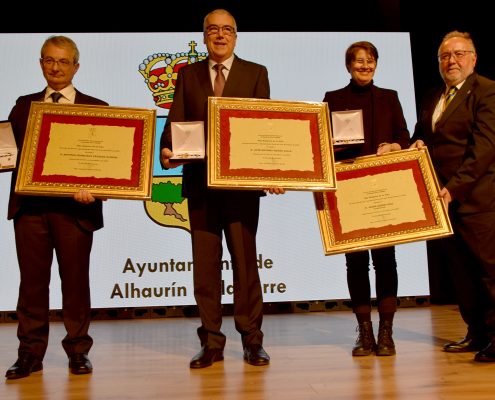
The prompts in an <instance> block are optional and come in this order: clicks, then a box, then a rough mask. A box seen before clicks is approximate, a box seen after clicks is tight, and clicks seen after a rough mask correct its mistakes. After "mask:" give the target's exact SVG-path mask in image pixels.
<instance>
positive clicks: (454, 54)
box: [438, 50, 474, 62]
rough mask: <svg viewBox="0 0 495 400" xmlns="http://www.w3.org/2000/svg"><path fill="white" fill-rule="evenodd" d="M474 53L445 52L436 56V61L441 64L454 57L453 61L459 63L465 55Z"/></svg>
mask: <svg viewBox="0 0 495 400" xmlns="http://www.w3.org/2000/svg"><path fill="white" fill-rule="evenodd" d="M468 53H474V51H473V50H454V51H452V52H445V53H442V54H439V55H438V60H439V61H442V62H447V61H449V60H450V57H454V60H456V61H461V60H462V59H463V58H464V57H466V54H468Z"/></svg>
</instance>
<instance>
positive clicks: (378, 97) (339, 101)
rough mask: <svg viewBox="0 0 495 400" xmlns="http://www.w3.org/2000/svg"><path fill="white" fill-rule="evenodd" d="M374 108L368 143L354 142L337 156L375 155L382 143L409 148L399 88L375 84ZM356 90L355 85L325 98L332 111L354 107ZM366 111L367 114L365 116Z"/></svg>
mask: <svg viewBox="0 0 495 400" xmlns="http://www.w3.org/2000/svg"><path fill="white" fill-rule="evenodd" d="M370 89H371V95H372V110H371V121H366V120H364V121H363V123H364V140H365V142H366V144H365V145H352V146H350V147H348V148H346V149H344V150H342V151H337V152H336V158H337V159H339V160H342V159H344V158H354V157H358V156H364V155H368V154H374V153H375V152H376V150H377V148H378V145H379V144H380V143H384V142H388V143H392V142H393V143H399V144H400V146H401V147H402V148H403V149H407V148H408V147H409V131H408V130H407V124H406V120H405V119H404V114H403V112H402V107H401V104H400V101H399V96H398V95H397V92H396V91H395V90H390V89H383V88H380V87H378V86H375V85H371V87H370ZM355 96H356V94H355V92H353V88H352V84H349V85H347V86H346V87H344V88H342V89H338V90H334V91H331V92H326V93H325V97H324V99H323V101H324V102H327V103H328V108H329V110H330V112H333V111H345V110H353V109H355V108H354V107H355V106H354V103H355V101H354V99H355ZM365 115H366V113H363V118H365V117H364V116H365Z"/></svg>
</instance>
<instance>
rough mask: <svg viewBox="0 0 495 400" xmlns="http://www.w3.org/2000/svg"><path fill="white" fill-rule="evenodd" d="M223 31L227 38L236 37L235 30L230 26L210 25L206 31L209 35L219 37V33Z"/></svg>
mask: <svg viewBox="0 0 495 400" xmlns="http://www.w3.org/2000/svg"><path fill="white" fill-rule="evenodd" d="M220 31H222V34H224V35H225V36H232V35H235V28H234V27H233V26H230V25H223V26H218V25H208V26H207V27H206V29H205V32H206V34H207V35H218V32H220Z"/></svg>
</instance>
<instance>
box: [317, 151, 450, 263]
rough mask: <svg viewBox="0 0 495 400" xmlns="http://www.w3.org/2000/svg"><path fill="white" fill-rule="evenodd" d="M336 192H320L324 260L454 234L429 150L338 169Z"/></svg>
mask: <svg viewBox="0 0 495 400" xmlns="http://www.w3.org/2000/svg"><path fill="white" fill-rule="evenodd" d="M335 169H336V176H337V190H336V191H333V192H325V193H315V194H314V197H315V204H316V210H317V215H318V222H319V225H320V233H321V237H322V242H323V248H324V252H325V255H330V254H337V253H345V252H352V251H358V250H364V249H372V248H377V247H386V246H392V245H396V244H401V243H407V242H414V241H420V240H426V239H431V238H438V237H442V236H448V235H450V234H452V227H451V224H450V221H449V218H448V213H447V208H446V207H445V205H444V203H443V201H442V200H441V199H439V198H438V193H439V191H440V189H439V185H438V181H437V179H436V175H435V173H434V170H433V166H432V164H431V160H430V157H429V154H428V150H427V149H426V148H424V149H421V150H402V151H395V152H390V153H387V154H384V155H381V156H376V155H373V156H366V157H358V158H356V159H354V160H350V161H349V162H339V163H336V164H335Z"/></svg>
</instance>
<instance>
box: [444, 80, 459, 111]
mask: <svg viewBox="0 0 495 400" xmlns="http://www.w3.org/2000/svg"><path fill="white" fill-rule="evenodd" d="M456 91H457V87H455V86H452V87H451V88H450V89H449V91H448V92H447V94H446V95H445V102H444V104H443V109H444V110H445V109H446V108H447V106H448V105H449V104H450V102H451V101H452V99H453V98H454V96H455V93H456Z"/></svg>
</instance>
